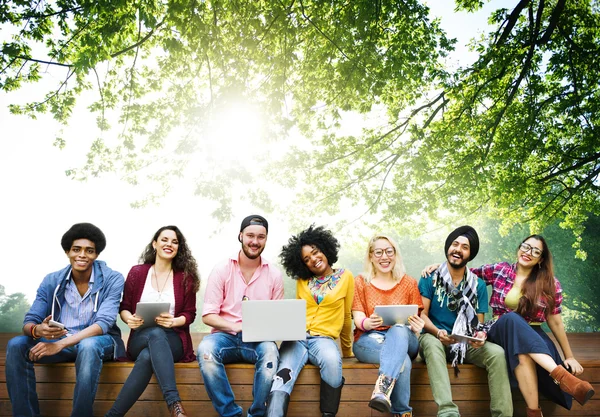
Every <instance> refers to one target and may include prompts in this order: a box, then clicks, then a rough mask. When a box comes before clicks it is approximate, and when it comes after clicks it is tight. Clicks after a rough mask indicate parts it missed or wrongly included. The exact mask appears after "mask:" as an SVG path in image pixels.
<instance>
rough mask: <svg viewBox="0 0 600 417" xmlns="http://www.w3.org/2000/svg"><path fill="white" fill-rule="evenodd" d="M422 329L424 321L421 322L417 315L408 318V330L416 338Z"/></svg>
mask: <svg viewBox="0 0 600 417" xmlns="http://www.w3.org/2000/svg"><path fill="white" fill-rule="evenodd" d="M423 327H425V320H423V319H422V318H421V317H419V316H417V315H414V316H409V317H408V328H409V329H410V330H412V331H413V333H414V334H416V335H417V337H419V334H421V330H423Z"/></svg>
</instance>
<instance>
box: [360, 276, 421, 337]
mask: <svg viewBox="0 0 600 417" xmlns="http://www.w3.org/2000/svg"><path fill="white" fill-rule="evenodd" d="M406 304H416V305H418V306H419V314H420V313H421V310H423V299H422V298H421V294H420V293H419V287H418V286H417V281H416V280H415V279H414V278H412V277H409V276H408V275H406V274H405V275H404V276H403V277H402V279H401V280H400V282H398V283H397V284H396V285H394V286H393V287H392V288H390V289H389V290H382V289H380V288H377V287H376V286H374V285H371V284H367V283H366V282H365V279H364V277H363V276H362V275H358V276H357V277H356V278H354V302H353V303H352V311H362V312H363V313H365V315H366V316H367V317H370V316H371V314H373V312H374V311H375V306H385V305H406ZM389 328H390V326H380V327H378V328H377V329H375V330H386V329H389ZM363 333H364V332H363V331H362V330H361V329H359V328H358V327H355V328H354V341H355V342H356V341H357V340H358V338H359V337H360V335H362V334H363Z"/></svg>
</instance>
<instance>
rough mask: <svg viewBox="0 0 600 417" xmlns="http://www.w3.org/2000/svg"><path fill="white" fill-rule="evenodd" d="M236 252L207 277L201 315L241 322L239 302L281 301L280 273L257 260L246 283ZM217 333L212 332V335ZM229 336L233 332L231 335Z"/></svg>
mask: <svg viewBox="0 0 600 417" xmlns="http://www.w3.org/2000/svg"><path fill="white" fill-rule="evenodd" d="M238 256H239V253H238V254H236V255H235V256H232V257H231V258H229V259H227V260H225V261H223V262H220V263H219V264H217V265H216V266H215V267H214V268H213V270H212V272H211V273H210V275H209V277H208V283H207V284H206V292H205V293H204V306H203V308H202V316H203V317H204V316H206V315H207V314H218V315H219V316H220V317H222V318H224V319H225V320H228V321H230V322H232V323H241V322H242V299H243V298H244V297H246V298H247V299H249V300H280V299H282V298H283V279H282V277H281V271H279V269H277V268H276V267H274V266H273V265H270V264H269V262H268V261H267V260H266V259H265V258H263V257H261V258H260V259H261V265H260V266H259V267H258V268H256V271H254V275H252V278H251V279H250V281H249V282H248V283H246V280H245V279H244V276H243V275H242V270H241V269H240V264H239V262H238ZM216 331H218V330H216V329H212V332H216ZM232 334H233V333H232Z"/></svg>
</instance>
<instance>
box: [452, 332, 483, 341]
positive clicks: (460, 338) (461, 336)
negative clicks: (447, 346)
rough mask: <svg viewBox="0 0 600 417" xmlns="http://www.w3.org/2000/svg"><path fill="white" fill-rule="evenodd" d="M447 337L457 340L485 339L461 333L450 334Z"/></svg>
mask: <svg viewBox="0 0 600 417" xmlns="http://www.w3.org/2000/svg"><path fill="white" fill-rule="evenodd" d="M448 337H451V338H453V339H456V340H458V341H459V342H483V341H485V339H478V338H476V337H471V336H465V335H463V334H451V335H449V336H448Z"/></svg>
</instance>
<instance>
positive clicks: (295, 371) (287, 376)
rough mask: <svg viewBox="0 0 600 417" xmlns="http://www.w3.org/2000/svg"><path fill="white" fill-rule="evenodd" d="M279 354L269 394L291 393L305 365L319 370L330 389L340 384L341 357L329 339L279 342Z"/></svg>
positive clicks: (315, 338) (313, 337)
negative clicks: (307, 363) (272, 392)
mask: <svg viewBox="0 0 600 417" xmlns="http://www.w3.org/2000/svg"><path fill="white" fill-rule="evenodd" d="M280 355H281V357H280V358H279V368H277V374H276V375H275V378H274V379H273V386H272V387H271V391H284V392H287V393H288V394H291V393H292V389H294V384H295V383H296V380H297V379H298V375H299V374H300V371H301V370H302V368H303V367H304V365H306V362H310V363H311V364H313V365H315V366H318V367H319V370H320V372H321V379H322V380H323V381H325V382H326V383H327V384H328V385H329V386H330V387H332V388H337V387H339V386H340V385H342V356H341V355H340V350H339V349H338V346H337V343H336V342H335V341H334V340H333V339H331V338H329V337H323V336H309V335H307V336H306V340H297V341H288V342H283V343H282V344H281V348H280Z"/></svg>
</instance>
